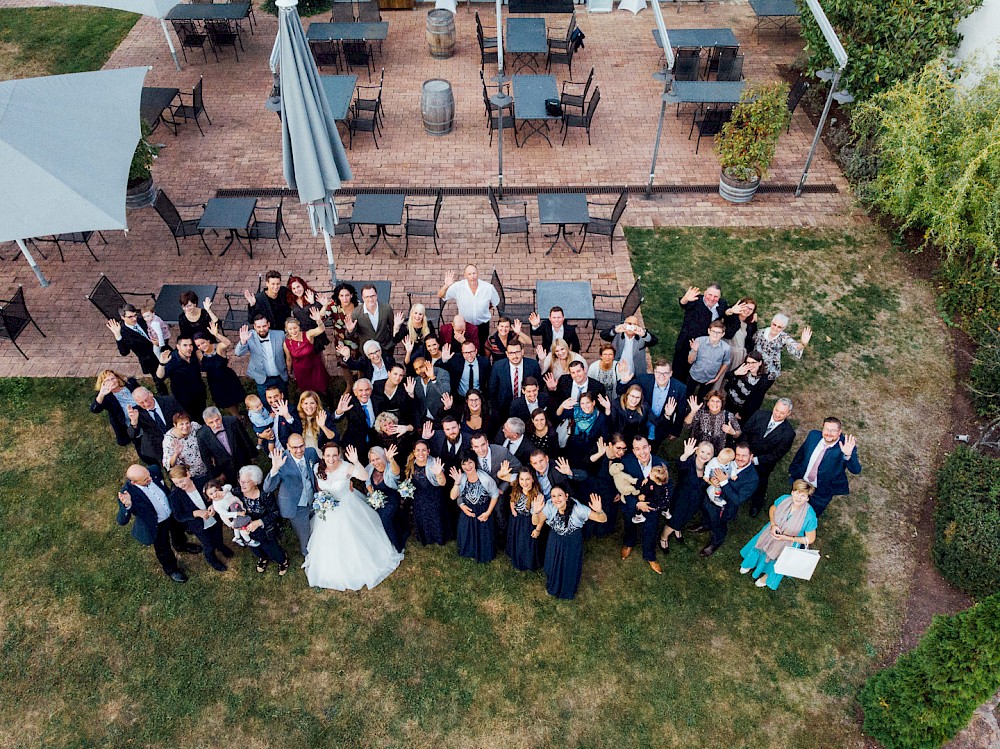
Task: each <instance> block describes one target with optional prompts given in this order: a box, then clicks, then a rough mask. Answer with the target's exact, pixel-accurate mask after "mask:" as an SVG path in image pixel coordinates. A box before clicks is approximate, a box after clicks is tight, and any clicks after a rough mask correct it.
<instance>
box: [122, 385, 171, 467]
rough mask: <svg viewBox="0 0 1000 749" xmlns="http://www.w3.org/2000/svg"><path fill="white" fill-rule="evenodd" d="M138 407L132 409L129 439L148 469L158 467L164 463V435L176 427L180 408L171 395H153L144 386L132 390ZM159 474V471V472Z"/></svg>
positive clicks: (127, 412) (127, 414)
mask: <svg viewBox="0 0 1000 749" xmlns="http://www.w3.org/2000/svg"><path fill="white" fill-rule="evenodd" d="M132 397H133V398H134V399H135V403H136V405H135V407H133V406H129V407H128V409H127V411H126V414H125V416H126V417H127V418H128V436H129V437H130V438H131V439H132V441H133V443H134V444H135V451H136V452H137V453H139V457H140V458H141V459H142V460H143V462H145V463H146V465H149V466H159V464H160V461H161V460H163V435H165V434H166V433H167V430H168V429H170V428H172V427H173V425H174V414H177V413H180V411H181V405H180V403H178V402H177V399H176V398H174V397H173V396H172V395H159V396H157V397H155V398H154V397H153V394H152V393H151V392H149V390H147V389H146V388H144V387H138V388H136V389H135V390H133V391H132ZM156 471H157V474H159V469H158V468H157V469H156Z"/></svg>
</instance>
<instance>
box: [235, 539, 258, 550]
mask: <svg viewBox="0 0 1000 749" xmlns="http://www.w3.org/2000/svg"><path fill="white" fill-rule="evenodd" d="M240 545H241V546H242V544H240ZM247 546H249V547H250V548H251V549H252V548H253V547H255V546H260V541H254V540H253V539H252V538H251V539H250V542H249V543H248V544H247Z"/></svg>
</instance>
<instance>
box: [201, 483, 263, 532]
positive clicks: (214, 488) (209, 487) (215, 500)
mask: <svg viewBox="0 0 1000 749" xmlns="http://www.w3.org/2000/svg"><path fill="white" fill-rule="evenodd" d="M205 494H206V495H207V496H208V498H209V499H210V500H212V507H214V508H215V512H216V513H217V514H218V516H219V519H221V520H222V522H223V523H225V524H226V525H227V526H229V527H230V528H232V529H233V543H234V544H236V545H237V546H259V545H260V543H259V542H257V541H254V540H253V538H251V537H250V534H249V533H248V532H247V530H246V526H247V525H249V523H250V517H249V516H248V515H247V511H246V507H245V506H244V505H243V502H242V501H240V499H239V498H238V497H237V496H235V495H234V494H233V487H232V486H230V485H229V484H223V485H222V486H221V487H219V486H218V485H217V484H216V483H215V482H212V481H210V482H208V484H206V485H205Z"/></svg>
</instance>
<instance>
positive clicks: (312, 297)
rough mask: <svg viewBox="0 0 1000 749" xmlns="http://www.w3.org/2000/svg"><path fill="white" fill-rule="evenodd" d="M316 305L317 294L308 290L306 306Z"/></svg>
mask: <svg viewBox="0 0 1000 749" xmlns="http://www.w3.org/2000/svg"><path fill="white" fill-rule="evenodd" d="M315 303H316V293H315V292H314V291H313V290H312V289H306V304H308V305H309V306H310V307H311V306H312V305H313V304H315Z"/></svg>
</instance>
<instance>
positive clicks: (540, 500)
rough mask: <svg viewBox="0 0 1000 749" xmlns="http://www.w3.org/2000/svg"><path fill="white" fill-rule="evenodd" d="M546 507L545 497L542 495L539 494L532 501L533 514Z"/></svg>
mask: <svg viewBox="0 0 1000 749" xmlns="http://www.w3.org/2000/svg"><path fill="white" fill-rule="evenodd" d="M544 507H545V498H544V497H542V496H537V497H535V498H534V499H533V500H532V501H531V514H532V515H537V514H538V513H540V512H541V511H542V510H543V509H544Z"/></svg>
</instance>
